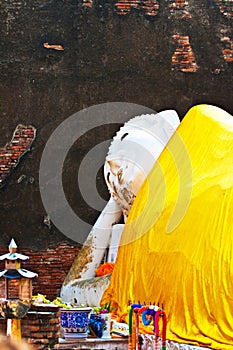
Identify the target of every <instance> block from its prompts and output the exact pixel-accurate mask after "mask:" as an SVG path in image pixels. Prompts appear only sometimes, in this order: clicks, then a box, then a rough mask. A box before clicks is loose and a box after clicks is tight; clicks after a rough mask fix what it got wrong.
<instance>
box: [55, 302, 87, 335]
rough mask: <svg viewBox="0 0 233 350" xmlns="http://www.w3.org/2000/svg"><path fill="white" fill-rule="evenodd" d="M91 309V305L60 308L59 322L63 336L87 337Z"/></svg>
mask: <svg viewBox="0 0 233 350" xmlns="http://www.w3.org/2000/svg"><path fill="white" fill-rule="evenodd" d="M91 311H92V308H91V307H77V308H72V309H61V312H60V323H61V326H62V328H63V329H64V331H65V338H86V337H87V331H88V328H89V325H90V313H91Z"/></svg>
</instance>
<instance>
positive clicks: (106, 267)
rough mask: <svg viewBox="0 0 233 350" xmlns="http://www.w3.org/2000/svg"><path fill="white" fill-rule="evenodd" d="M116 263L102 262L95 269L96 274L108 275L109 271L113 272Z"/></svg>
mask: <svg viewBox="0 0 233 350" xmlns="http://www.w3.org/2000/svg"><path fill="white" fill-rule="evenodd" d="M114 265H115V264H114V263H109V262H107V263H105V264H101V265H100V266H99V267H98V269H96V270H95V273H96V276H104V275H108V274H109V273H112V271H113V268H114Z"/></svg>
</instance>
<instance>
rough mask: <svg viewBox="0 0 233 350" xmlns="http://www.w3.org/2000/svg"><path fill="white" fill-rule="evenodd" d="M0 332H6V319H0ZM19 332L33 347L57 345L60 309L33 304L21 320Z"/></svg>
mask: <svg viewBox="0 0 233 350" xmlns="http://www.w3.org/2000/svg"><path fill="white" fill-rule="evenodd" d="M0 332H1V333H3V334H6V320H5V319H0ZM21 333H22V338H24V339H25V340H26V341H27V342H28V343H29V344H30V345H31V346H32V347H33V348H34V349H36V350H41V349H48V348H56V347H58V341H59V336H60V311H59V308H58V307H51V306H46V307H42V306H41V307H35V306H33V307H32V308H31V309H30V311H29V312H28V313H27V315H26V316H25V317H24V318H23V319H22V320H21Z"/></svg>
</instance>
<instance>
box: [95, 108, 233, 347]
mask: <svg viewBox="0 0 233 350" xmlns="http://www.w3.org/2000/svg"><path fill="white" fill-rule="evenodd" d="M109 300H111V301H112V305H115V307H117V311H116V312H117V314H118V316H121V315H123V314H126V312H127V305H128V304H129V303H130V302H138V301H140V302H141V303H146V304H149V303H150V302H151V303H156V304H157V303H159V304H160V306H161V305H162V304H163V308H164V310H165V312H166V314H167V318H168V328H167V338H168V339H170V340H174V341H177V342H180V343H190V344H199V345H203V346H206V347H211V348H213V349H231V350H232V349H233V118H232V117H231V116H230V115H229V114H228V113H227V112H225V111H223V110H221V109H220V108H217V107H214V106H209V105H199V106H195V107H193V108H191V109H190V110H189V112H188V113H187V115H186V116H185V118H184V119H183V121H182V122H181V124H180V126H179V127H178V130H177V132H176V133H175V134H174V136H173V137H172V139H171V140H170V141H169V143H168V145H167V147H166V148H165V149H164V151H163V152H162V154H161V156H160V158H159V160H158V161H157V162H156V164H155V165H154V167H153V169H152V171H151V172H150V174H149V176H148V178H147V181H146V182H145V183H144V184H143V186H142V188H141V189H140V191H139V193H138V195H137V198H136V200H135V202H134V204H133V207H132V209H131V211H130V215H129V218H128V221H127V223H126V227H125V229H124V232H123V235H122V240H121V245H120V248H119V251H118V256H117V261H116V265H115V268H114V271H113V274H112V277H111V282H110V286H109V287H108V289H107V290H106V292H105V294H104V297H103V300H102V301H103V302H106V301H109Z"/></svg>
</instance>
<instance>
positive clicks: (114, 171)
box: [107, 160, 120, 176]
mask: <svg viewBox="0 0 233 350" xmlns="http://www.w3.org/2000/svg"><path fill="white" fill-rule="evenodd" d="M107 163H108V165H109V167H110V171H111V173H112V174H113V175H114V176H117V172H118V170H119V169H120V165H119V164H117V163H116V162H114V161H112V160H108V161H107Z"/></svg>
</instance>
